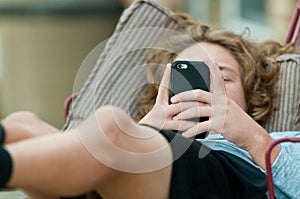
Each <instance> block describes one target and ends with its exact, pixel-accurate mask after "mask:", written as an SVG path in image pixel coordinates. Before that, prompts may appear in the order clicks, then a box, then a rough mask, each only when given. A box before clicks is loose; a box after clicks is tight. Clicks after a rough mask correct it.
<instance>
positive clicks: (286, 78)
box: [265, 54, 300, 132]
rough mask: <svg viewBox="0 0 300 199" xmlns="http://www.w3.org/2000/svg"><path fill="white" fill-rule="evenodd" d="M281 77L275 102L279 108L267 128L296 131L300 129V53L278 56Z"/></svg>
mask: <svg viewBox="0 0 300 199" xmlns="http://www.w3.org/2000/svg"><path fill="white" fill-rule="evenodd" d="M277 60H278V63H279V65H280V77H279V81H278V82H277V92H278V93H279V94H280V96H279V97H278V99H277V100H276V102H275V104H276V107H277V108H278V110H277V111H275V113H274V114H273V116H272V118H270V119H269V121H268V122H267V124H266V125H265V128H266V129H267V130H268V131H269V132H276V131H296V130H299V129H300V92H299V91H300V55H298V54H287V55H281V56H279V57H278V58H277Z"/></svg>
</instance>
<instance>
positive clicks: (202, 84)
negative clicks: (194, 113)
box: [170, 61, 210, 139]
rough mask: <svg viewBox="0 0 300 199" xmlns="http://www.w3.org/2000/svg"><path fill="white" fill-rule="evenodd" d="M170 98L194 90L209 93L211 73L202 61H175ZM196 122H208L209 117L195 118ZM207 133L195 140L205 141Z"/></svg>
mask: <svg viewBox="0 0 300 199" xmlns="http://www.w3.org/2000/svg"><path fill="white" fill-rule="evenodd" d="M170 84H171V85H170V98H171V97H173V96H174V95H176V94H178V93H181V92H184V91H188V90H193V89H202V90H205V91H209V88H210V72H209V68H208V66H206V64H205V63H204V62H202V61H175V62H174V63H173V64H172V72H171V83H170ZM191 120H192V121H195V122H202V121H206V120H208V118H207V117H203V118H202V117H201V118H193V119H191ZM206 136H207V132H206V133H202V134H199V135H197V136H195V139H204V138H205V137H206Z"/></svg>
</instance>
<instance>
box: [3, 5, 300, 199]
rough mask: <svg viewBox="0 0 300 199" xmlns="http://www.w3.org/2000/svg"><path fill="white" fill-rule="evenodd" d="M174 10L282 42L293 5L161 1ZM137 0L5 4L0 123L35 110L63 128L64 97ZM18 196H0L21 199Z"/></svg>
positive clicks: (254, 37) (255, 37) (16, 194)
mask: <svg viewBox="0 0 300 199" xmlns="http://www.w3.org/2000/svg"><path fill="white" fill-rule="evenodd" d="M157 1H158V2H160V3H161V4H163V5H165V6H167V7H168V8H170V9H171V10H173V11H182V12H186V13H189V14H190V15H191V16H193V17H194V18H196V19H198V20H200V21H201V22H204V23H207V24H213V25H217V26H221V27H224V28H227V29H231V30H233V31H235V32H238V33H242V32H243V31H244V30H245V28H246V27H248V28H250V30H251V34H250V35H249V37H250V38H251V39H253V40H255V41H261V40H265V39H275V40H277V41H279V42H284V38H285V36H286V34H287V30H288V27H289V23H290V21H291V16H292V13H293V11H294V9H295V5H296V2H297V1H296V0H284V1H283V0H157ZM130 3H132V0H0V118H4V117H5V116H6V115H8V114H9V113H11V112H14V111H17V110H30V111H33V112H35V113H36V114H37V115H38V116H40V117H41V118H43V119H44V120H46V121H48V122H49V123H51V124H53V125H54V126H56V127H57V128H61V127H62V126H63V124H64V121H63V103H64V100H65V99H66V98H67V97H68V96H69V95H70V94H71V93H72V92H73V84H74V80H75V77H76V73H77V71H78V69H79V67H80V65H81V63H82V61H83V60H84V58H85V57H86V56H87V55H88V53H89V52H90V51H91V50H92V49H93V48H94V47H95V46H96V45H97V44H99V43H100V42H101V41H104V40H106V39H107V38H108V37H109V36H110V35H111V34H112V32H113V30H114V28H115V25H116V23H117V21H118V19H119V17H120V15H121V13H122V11H123V10H124V8H126V7H128V6H129V5H130ZM21 195H22V194H21V193H19V192H9V193H6V192H3V193H0V199H2V198H3V199H4V198H5V199H9V198H20V197H21Z"/></svg>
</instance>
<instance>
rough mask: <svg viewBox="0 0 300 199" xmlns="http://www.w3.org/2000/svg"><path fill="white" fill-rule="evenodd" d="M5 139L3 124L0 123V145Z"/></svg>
mask: <svg viewBox="0 0 300 199" xmlns="http://www.w3.org/2000/svg"><path fill="white" fill-rule="evenodd" d="M4 141H5V130H4V128H3V126H2V125H1V124H0V145H2V144H4Z"/></svg>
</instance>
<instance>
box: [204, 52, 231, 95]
mask: <svg viewBox="0 0 300 199" xmlns="http://www.w3.org/2000/svg"><path fill="white" fill-rule="evenodd" d="M203 61H204V63H205V64H206V65H207V66H208V67H209V69H210V75H211V84H212V92H213V93H218V94H223V95H225V94H226V90H225V85H224V80H223V77H222V74H221V71H220V69H219V67H218V66H217V65H216V64H215V63H214V62H213V61H211V60H210V59H209V58H205V59H204V60H203Z"/></svg>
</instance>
